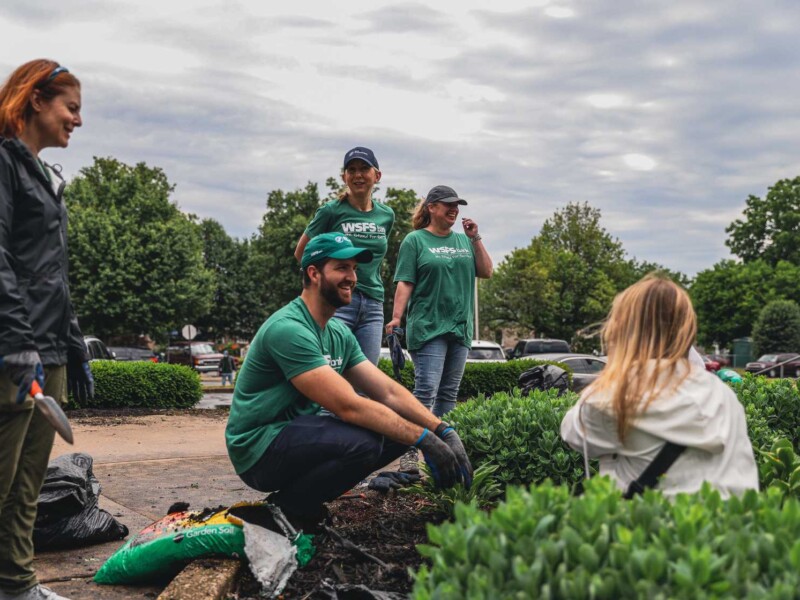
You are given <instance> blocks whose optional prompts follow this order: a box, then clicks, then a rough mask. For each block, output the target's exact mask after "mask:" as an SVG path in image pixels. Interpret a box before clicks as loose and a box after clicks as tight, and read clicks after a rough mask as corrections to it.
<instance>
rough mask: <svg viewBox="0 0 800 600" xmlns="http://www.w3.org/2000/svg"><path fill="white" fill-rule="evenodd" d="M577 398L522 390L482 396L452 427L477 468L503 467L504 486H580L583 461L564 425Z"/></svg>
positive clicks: (456, 412)
mask: <svg viewBox="0 0 800 600" xmlns="http://www.w3.org/2000/svg"><path fill="white" fill-rule="evenodd" d="M577 398H578V396H577V395H576V394H574V393H572V392H568V393H567V394H565V395H563V396H561V397H559V396H558V395H557V394H556V391H555V390H549V391H546V392H541V391H534V392H532V393H531V394H530V395H527V396H522V395H521V394H520V391H519V389H514V390H513V391H512V392H511V393H505V392H501V393H498V394H494V395H493V396H491V397H489V398H486V397H485V396H483V395H479V396H478V397H476V398H473V399H472V400H468V401H467V402H464V403H462V404H459V405H458V406H456V408H455V409H453V410H452V411H450V412H449V413H448V414H447V417H446V419H447V421H448V422H449V423H451V424H452V425H453V426H454V427H455V428H456V431H458V434H459V436H460V437H461V439H462V441H463V442H464V447H465V448H466V450H467V453H468V454H469V459H470V461H471V462H472V464H473V466H475V467H478V466H480V465H483V464H487V463H488V464H492V465H496V466H497V467H498V469H497V472H496V474H495V477H496V478H497V480H498V481H499V482H501V483H502V484H504V485H507V484H512V483H513V484H528V483H532V482H533V483H539V482H542V481H544V480H545V479H551V480H552V481H554V482H556V483H568V484H575V483H577V482H578V481H580V479H581V478H582V477H583V458H582V456H581V455H580V454H578V453H577V452H573V451H572V450H571V449H570V448H569V446H567V445H566V444H565V443H564V442H563V441H562V440H561V435H560V427H561V420H562V419H563V418H564V414H566V412H567V410H568V409H569V408H570V407H571V406H572V405H573V404H574V403H575V401H576V400H577Z"/></svg>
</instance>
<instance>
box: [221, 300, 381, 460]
mask: <svg viewBox="0 0 800 600" xmlns="http://www.w3.org/2000/svg"><path fill="white" fill-rule="evenodd" d="M364 360H366V357H365V356H364V353H363V352H361V348H360V347H359V346H358V342H357V341H356V338H355V336H354V335H353V332H352V331H350V329H348V328H347V326H346V325H345V324H344V323H343V322H341V321H339V320H338V319H331V320H330V321H328V324H327V325H326V326H325V329H320V327H319V325H317V322H316V321H314V319H313V317H312V316H311V313H309V312H308V308H307V307H306V303H305V302H303V300H302V299H301V298H299V297H298V298H295V299H294V300H292V301H291V302H290V303H289V304H287V305H286V306H284V307H283V308H282V309H280V310H279V311H277V312H276V313H274V314H273V315H272V316H271V317H270V318H269V319H267V320H266V322H265V323H264V324H263V325H262V326H261V327H260V328H259V330H258V333H256V336H255V337H254V338H253V341H252V343H251V344H250V350H249V351H248V352H247V356H246V357H245V361H244V364H243V365H242V368H241V370H240V371H239V376H238V377H237V378H236V388H235V389H234V392H233V403H232V404H231V412H230V416H229V417H228V425H227V427H226V428H225V442H226V443H227V445H228V455H229V456H230V458H231V462H232V463H233V466H234V468H235V469H236V472H237V473H244V472H245V471H247V470H248V469H249V468H250V467H252V466H253V465H254V464H255V463H256V462H258V460H259V459H260V458H261V456H263V454H264V452H265V451H266V450H267V447H268V446H269V445H270V444H271V443H272V441H273V440H274V439H275V438H276V437H277V435H278V434H279V433H280V432H281V430H282V429H283V428H284V427H286V426H287V425H288V424H289V423H290V422H291V420H292V419H294V418H295V417H298V416H300V415H313V414H316V413H318V412H319V410H320V406H319V404H317V403H316V402H312V401H311V400H309V399H308V398H306V397H305V396H303V395H302V394H301V393H300V392H299V391H297V388H295V387H294V386H293V385H292V383H291V381H290V379H292V378H293V377H297V376H298V375H300V374H302V373H305V372H306V371H310V370H312V369H316V368H318V367H322V366H325V365H330V366H331V367H333V369H334V370H335V371H336V372H337V373H339V374H342V373H344V372H345V371H346V370H347V369H350V368H352V367H354V366H356V365H357V364H358V363H360V362H362V361H364Z"/></svg>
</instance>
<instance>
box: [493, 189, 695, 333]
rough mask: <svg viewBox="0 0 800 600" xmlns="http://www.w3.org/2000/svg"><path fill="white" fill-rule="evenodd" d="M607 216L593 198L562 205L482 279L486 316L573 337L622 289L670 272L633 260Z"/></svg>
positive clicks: (674, 275) (512, 325)
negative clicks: (607, 226)
mask: <svg viewBox="0 0 800 600" xmlns="http://www.w3.org/2000/svg"><path fill="white" fill-rule="evenodd" d="M600 219H601V214H600V211H599V210H598V209H596V208H592V207H591V206H589V205H588V204H586V203H584V204H575V203H573V204H568V205H567V206H566V207H564V208H563V209H561V210H558V211H556V212H555V213H554V214H553V216H552V217H551V218H549V219H548V220H546V221H545V222H544V224H543V225H542V230H541V232H540V233H539V235H538V236H536V237H534V238H533V239H532V240H531V243H530V245H529V246H527V247H526V248H518V249H515V250H514V251H513V252H511V254H509V255H508V256H507V257H506V258H505V260H504V261H503V262H501V263H500V264H499V265H497V267H496V268H495V272H494V275H493V276H492V279H490V280H488V281H486V282H484V283H482V284H481V287H480V298H481V300H480V311H481V323H482V324H484V325H486V326H489V327H491V328H497V327H510V328H512V329H515V330H517V332H518V333H520V334H522V335H529V334H530V332H531V331H534V332H535V333H536V335H543V336H550V337H556V338H563V339H567V340H573V341H574V339H573V338H574V336H575V333H576V331H578V330H579V329H581V328H584V327H586V326H588V325H591V324H593V323H596V322H598V321H600V320H602V319H603V318H605V316H606V314H607V313H608V310H609V309H610V307H611V302H612V301H613V299H614V296H615V295H616V294H617V293H618V292H620V291H621V290H622V289H624V288H626V287H627V286H629V285H631V284H632V283H634V282H636V281H637V280H638V279H640V278H641V277H642V276H644V275H645V274H647V273H649V272H650V271H653V270H661V271H664V269H663V268H662V267H660V266H659V265H656V264H654V263H640V262H637V261H636V260H635V259H628V258H627V257H626V255H625V251H624V249H623V247H622V244H621V243H620V242H619V240H617V239H616V238H613V237H612V236H611V235H610V234H609V233H608V232H607V231H606V230H605V229H604V228H603V227H602V225H601V224H600ZM667 274H668V275H669V276H670V277H672V278H673V279H676V280H678V281H685V279H686V278H685V277H684V276H683V275H681V274H680V273H673V272H668V271H667Z"/></svg>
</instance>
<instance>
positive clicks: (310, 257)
mask: <svg viewBox="0 0 800 600" xmlns="http://www.w3.org/2000/svg"><path fill="white" fill-rule="evenodd" d="M325 258H338V259H340V260H346V259H348V258H355V259H356V260H357V261H358V262H360V263H367V262H369V261H371V260H372V252H370V251H369V250H367V249H366V248H356V247H355V246H353V242H351V241H350V240H349V239H347V236H345V235H343V234H341V233H323V234H320V235H318V236H317V237H315V238H312V239H311V241H309V242H308V244H306V249H305V250H303V260H301V261H300V266H301V267H302V268H303V270H305V268H306V267H307V266H308V265H312V264H314V263H315V262H319V261H321V260H323V259H325Z"/></svg>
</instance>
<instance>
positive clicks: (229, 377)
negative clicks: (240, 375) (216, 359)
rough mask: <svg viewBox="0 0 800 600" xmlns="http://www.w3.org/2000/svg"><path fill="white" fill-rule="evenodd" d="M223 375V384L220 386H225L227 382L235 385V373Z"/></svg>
mask: <svg viewBox="0 0 800 600" xmlns="http://www.w3.org/2000/svg"><path fill="white" fill-rule="evenodd" d="M221 375H222V382H221V383H220V385H225V382H226V381H227V382H228V383H230V384H231V385H233V373H222V374H221Z"/></svg>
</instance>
